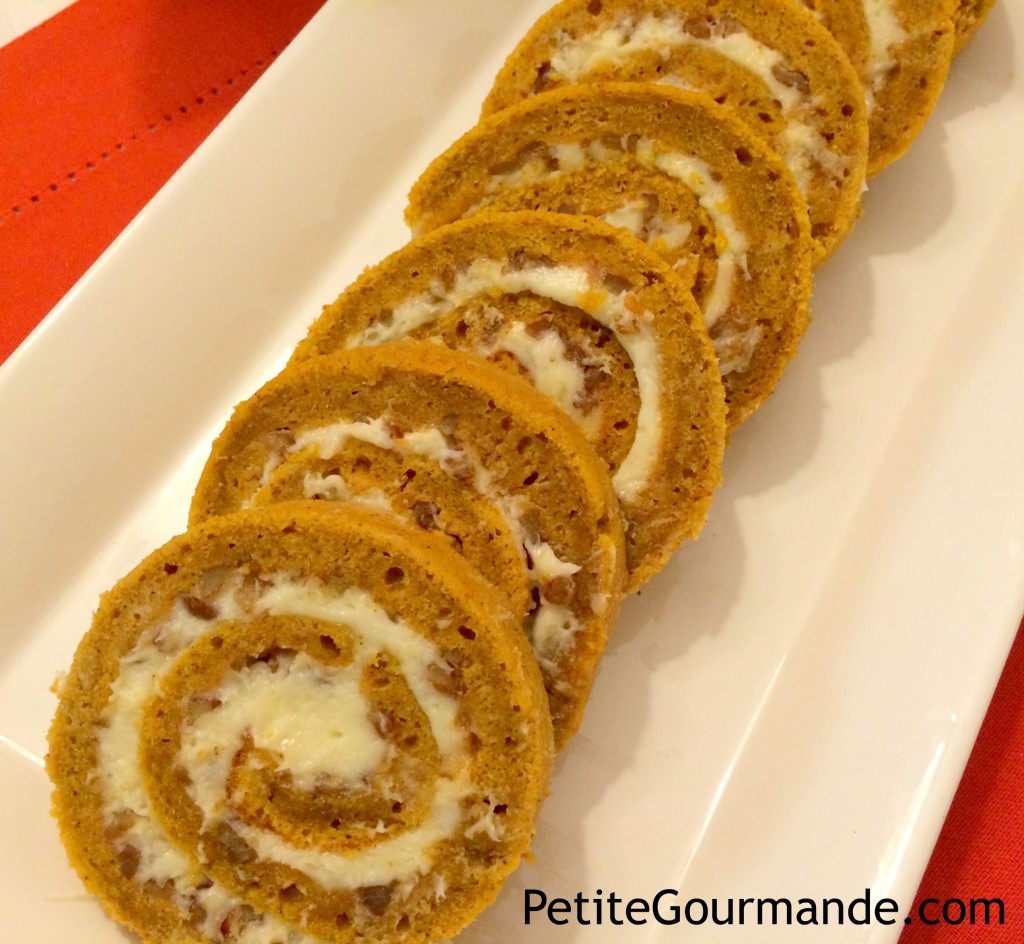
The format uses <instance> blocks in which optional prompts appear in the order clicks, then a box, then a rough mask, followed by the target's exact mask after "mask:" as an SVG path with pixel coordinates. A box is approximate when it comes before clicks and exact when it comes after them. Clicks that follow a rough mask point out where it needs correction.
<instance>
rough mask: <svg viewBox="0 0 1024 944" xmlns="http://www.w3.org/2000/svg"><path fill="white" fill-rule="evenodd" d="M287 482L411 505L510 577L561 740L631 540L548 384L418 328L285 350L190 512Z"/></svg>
mask: <svg viewBox="0 0 1024 944" xmlns="http://www.w3.org/2000/svg"><path fill="white" fill-rule="evenodd" d="M467 496H470V497H467ZM292 497H299V498H301V497H308V498H311V499H317V498H319V499H321V500H325V501H323V504H328V503H329V500H331V499H336V498H345V499H347V500H350V501H356V502H361V503H364V504H373V505H378V506H379V507H382V508H384V509H387V510H388V511H390V512H391V513H398V514H400V515H404V516H405V517H406V518H407V519H408V520H410V521H412V522H414V524H415V525H416V526H417V527H418V528H419V529H420V530H421V531H423V532H429V534H428V537H429V538H431V540H432V541H433V543H435V544H437V545H441V544H446V545H449V546H452V547H455V548H457V549H459V550H460V551H461V552H462V553H463V555H464V556H465V557H466V558H467V559H469V560H470V562H472V563H474V564H475V565H477V566H478V568H479V569H480V570H481V571H483V572H485V573H488V574H490V575H491V577H492V579H493V580H494V582H495V583H496V584H497V585H498V586H501V587H503V588H507V587H511V588H512V592H507V593H506V597H507V599H508V600H509V605H510V606H514V607H516V608H517V612H518V616H519V620H520V623H521V625H523V626H524V628H525V630H526V632H527V634H528V636H529V638H530V640H531V642H532V645H533V650H534V653H535V655H536V657H537V659H538V661H539V663H540V666H541V671H542V674H543V676H544V682H545V687H546V688H547V692H548V697H549V700H550V705H551V714H552V718H553V723H554V728H555V740H556V743H557V744H558V746H559V747H561V746H562V745H564V744H565V743H566V741H568V739H569V737H570V736H571V735H572V733H573V732H574V731H575V730H576V728H577V727H578V726H579V723H580V720H581V718H582V716H583V711H584V708H585V706H586V701H587V696H588V694H589V692H590V688H591V685H592V683H593V679H594V673H595V671H596V669H597V665H598V662H599V660H600V657H601V654H602V652H603V650H604V647H605V643H606V641H607V637H608V632H609V628H610V626H611V623H612V621H613V619H614V617H615V614H616V612H617V610H618V606H619V602H620V599H621V596H622V593H623V584H624V580H625V566H624V565H625V558H626V555H625V550H624V537H623V526H622V518H621V513H620V510H619V505H618V502H617V501H616V498H615V493H614V492H613V491H612V487H611V482H610V480H609V477H608V473H607V471H606V469H605V467H604V464H603V463H602V462H601V460H600V459H599V458H598V457H597V455H596V454H595V453H594V451H593V449H592V448H591V446H590V444H589V443H588V442H587V440H586V438H585V437H584V436H583V435H582V433H580V431H579V430H578V429H577V427H576V426H575V425H574V424H573V423H572V421H571V420H570V419H569V418H568V417H567V416H565V414H563V413H562V411H561V410H559V409H558V408H557V407H556V406H555V405H554V404H553V403H552V402H551V401H550V400H549V399H548V398H547V397H545V396H544V395H543V394H540V393H538V392H537V391H536V390H535V389H534V388H533V387H532V386H531V385H530V384H529V383H527V382H526V381H524V380H522V379H520V378H519V377H514V376H512V375H510V374H509V373H508V372H506V371H503V370H500V369H498V368H497V367H494V366H493V365H491V364H488V363H487V362H486V361H485V360H483V359H482V358H477V357H471V356H470V355H468V354H461V353H456V352H454V351H450V350H448V349H447V348H445V347H444V346H442V345H439V344H434V343H430V342H426V341H419V342H413V341H405V342H399V343H396V344H388V345H382V346H380V347H374V348H363V349H360V350H356V351H348V352H342V353H340V354H335V355H331V356H329V357H319V358H313V359H312V360H310V361H307V362H304V363H301V364H294V365H292V366H291V367H289V368H288V369H287V370H285V371H284V372H283V373H282V374H280V375H279V376H278V377H277V378H275V379H274V380H272V381H270V382H269V383H268V384H266V385H265V386H264V387H263V388H262V389H261V390H259V391H258V392H257V393H256V394H255V395H254V396H253V397H251V398H250V399H249V400H246V401H245V402H244V403H242V404H240V405H239V406H238V407H237V408H236V409H235V412H234V414H233V415H232V417H231V419H230V421H229V422H228V424H227V426H226V427H225V429H224V431H223V432H222V433H221V435H220V436H219V437H218V439H217V440H216V442H215V443H214V446H213V449H212V452H211V454H210V458H209V460H208V461H207V464H206V468H205V470H204V471H203V474H202V477H201V478H200V481H199V485H198V488H197V489H196V493H195V495H194V496H193V501H192V510H191V520H192V522H193V523H197V522H199V521H202V520H204V519H205V518H207V517H209V516H211V515H219V514H224V513H226V512H229V511H233V510H235V509H237V508H241V507H244V506H247V505H254V504H261V503H266V502H272V501H275V500H279V499H280V500H283V499H288V498H292ZM481 507H484V509H485V510H484V511H482V512H481V513H480V517H479V520H474V515H475V514H476V509H477V508H481ZM488 557H493V558H494V562H495V563H493V564H489V563H488V560H487V558H488ZM496 565H497V566H496ZM499 568H504V569H506V570H507V571H508V576H507V577H504V576H502V575H500V574H496V573H495V571H496V570H497V569H499ZM524 583H525V592H520V588H521V587H523V585H524Z"/></svg>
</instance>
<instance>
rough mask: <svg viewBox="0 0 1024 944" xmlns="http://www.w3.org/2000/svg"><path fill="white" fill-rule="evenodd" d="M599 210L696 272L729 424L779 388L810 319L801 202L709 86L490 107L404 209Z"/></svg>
mask: <svg viewBox="0 0 1024 944" xmlns="http://www.w3.org/2000/svg"><path fill="white" fill-rule="evenodd" d="M525 208H530V209H541V210H557V211H560V212H569V213H581V214H586V215H588V216H594V217H601V218H603V219H604V220H606V221H608V222H609V223H612V224H615V225H618V226H620V227H623V228H625V229H628V230H630V231H631V232H632V233H634V234H635V235H637V236H639V237H640V238H642V239H644V240H645V241H647V242H648V243H649V245H650V246H651V248H652V249H654V250H655V251H656V252H658V253H659V254H660V255H661V256H663V257H664V258H665V260H666V261H667V262H668V263H669V265H670V266H671V267H672V268H673V269H676V270H677V271H678V272H679V273H680V274H681V275H683V277H684V278H685V279H687V280H692V282H693V294H694V297H695V298H696V300H697V303H698V305H699V306H700V308H701V310H702V312H703V315H704V323H705V325H706V327H707V328H708V332H709V334H710V336H711V340H712V343H713V345H714V348H715V353H716V355H717V357H718V362H719V369H720V371H721V374H722V380H723V382H724V384H725V392H726V401H727V403H728V409H729V413H728V424H729V427H730V428H734V427H735V426H737V425H738V424H739V423H740V422H742V421H743V420H744V419H746V418H748V417H749V416H751V415H752V414H753V413H754V411H755V410H756V409H757V407H758V406H759V405H760V404H761V403H762V402H763V401H764V400H765V399H766V398H767V397H768V395H769V394H770V393H771V392H772V390H773V389H774V388H775V385H776V384H777V382H778V380H779V378H780V377H781V375H782V373H783V371H784V370H785V367H786V365H787V364H788V362H789V360H790V359H791V358H792V357H793V355H794V354H795V353H796V351H797V346H798V344H799V341H800V338H801V337H802V335H803V332H804V330H805V328H806V326H807V322H808V302H809V298H810V293H811V279H812V275H811V261H812V255H813V247H812V242H811V239H810V235H809V227H808V219H807V209H806V204H805V202H804V200H803V197H802V196H801V194H800V192H799V190H798V189H797V187H796V184H795V183H794V181H793V177H792V175H791V174H790V173H789V172H788V170H787V169H786V166H785V164H784V163H783V162H782V161H781V160H780V159H779V157H778V156H777V155H776V154H775V153H774V152H773V151H772V150H771V148H770V147H769V146H768V145H767V144H766V143H765V142H764V141H762V140H761V139H759V138H758V137H757V136H756V135H754V134H752V133H751V132H750V130H749V129H748V128H747V127H746V126H745V125H744V124H743V123H742V122H741V121H739V120H738V119H737V118H736V117H735V116H733V115H731V114H730V113H729V112H728V111H727V110H726V109H724V108H722V107H721V106H720V105H717V104H716V103H715V102H713V101H711V100H710V99H709V98H708V97H707V96H706V95H702V94H698V93H693V92H686V91H681V90H679V89H673V88H663V87H660V86H656V85H651V84H637V83H626V84H606V85H590V86H577V87H570V88H566V89H561V90H558V91H554V92H548V93H545V94H544V95H539V96H536V97H535V98H531V99H529V100H528V101H526V102H522V103H520V104H519V105H516V106H514V107H512V108H509V109H507V110H505V111H503V112H499V113H498V114H496V115H493V116H492V117H490V118H487V119H485V120H483V121H482V122H480V124H479V125H478V126H477V127H476V128H474V129H472V130H471V131H469V132H468V133H467V134H466V135H465V136H463V138H462V139H460V140H459V141H458V142H456V143H455V144H454V145H453V146H452V147H451V148H449V150H448V151H447V152H446V153H445V154H443V155H442V156H441V157H439V158H437V159H436V160H435V161H434V162H433V163H432V164H431V165H430V167H428V168H427V170H426V172H425V173H424V174H423V176H422V177H421V178H420V179H419V181H418V182H417V183H416V185H415V186H414V187H413V190H412V193H411V194H410V200H409V207H408V209H407V212H406V219H407V221H408V222H409V224H410V226H412V227H413V229H414V231H418V232H422V231H427V230H430V229H432V228H434V227H436V226H439V225H442V224H444V223H446V222H448V221H449V220H452V219H458V218H459V217H463V216H472V215H473V214H475V213H477V212H479V211H480V210H482V209H488V210H511V209H525Z"/></svg>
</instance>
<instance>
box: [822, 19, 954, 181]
mask: <svg viewBox="0 0 1024 944" xmlns="http://www.w3.org/2000/svg"><path fill="white" fill-rule="evenodd" d="M804 5H805V6H807V7H808V8H809V9H811V10H812V11H813V12H815V14H816V15H817V16H818V17H819V18H820V20H821V22H822V23H823V24H824V25H825V26H826V27H827V28H828V30H829V31H830V32H831V33H832V35H833V36H835V37H836V39H837V40H838V41H839V44H840V45H841V46H842V47H843V50H844V51H845V52H846V55H847V56H848V57H849V59H850V62H851V63H852V64H853V66H854V68H855V69H856V70H857V72H858V74H859V75H860V78H861V82H862V84H863V86H864V94H865V97H866V101H867V108H868V132H869V133H868V140H869V151H868V175H869V176H871V175H874V174H877V173H878V172H879V171H881V170H883V169H884V168H885V167H887V166H888V165H889V164H891V163H892V162H893V161H894V160H897V159H898V158H900V157H902V156H903V155H904V154H905V153H906V152H907V149H908V148H909V147H910V145H911V143H912V142H913V140H914V138H916V137H917V135H918V133H919V132H920V130H921V128H923V127H924V124H925V122H926V121H927V120H928V116H929V115H931V113H932V110H933V109H934V108H935V104H936V102H937V101H938V99H939V93H940V92H941V91H942V88H943V85H944V84H945V81H946V75H947V73H948V72H949V64H950V60H951V59H952V56H953V46H954V39H955V32H956V31H955V27H954V21H953V17H954V11H955V9H956V8H957V0H927V2H923V0H804Z"/></svg>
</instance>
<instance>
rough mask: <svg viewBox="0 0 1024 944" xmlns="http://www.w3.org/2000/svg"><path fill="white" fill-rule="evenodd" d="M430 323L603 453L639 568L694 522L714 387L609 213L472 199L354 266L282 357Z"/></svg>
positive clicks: (415, 331) (701, 357) (712, 430)
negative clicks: (528, 208) (545, 402)
mask: <svg viewBox="0 0 1024 944" xmlns="http://www.w3.org/2000/svg"><path fill="white" fill-rule="evenodd" d="M403 337H416V338H437V339H440V340H441V341H443V342H444V343H445V344H446V345H447V346H449V347H451V348H454V349H457V350H466V351H471V352H473V353H475V354H479V355H481V356H484V357H486V358H488V359H489V360H491V361H492V362H493V363H495V364H497V365H498V366H501V367H504V368H505V369H507V370H509V371H510V372H513V373H516V374H518V375H521V376H523V377H524V378H525V379H526V380H528V381H530V382H531V383H532V384H533V385H534V386H535V387H536V388H537V389H538V390H540V391H541V392H542V393H545V394H547V395H548V396H549V397H550V398H551V399H552V400H553V401H554V402H555V403H557V404H558V406H559V407H561V408H562V410H563V411H564V412H565V413H566V414H567V415H568V416H569V417H571V418H572V420H573V421H574V422H575V423H576V424H577V426H578V427H579V428H580V430H581V431H582V432H583V433H584V434H585V435H586V436H587V438H588V439H589V441H590V442H591V444H592V445H593V446H594V448H595V449H596V451H597V454H598V455H599V456H600V457H601V458H602V459H603V460H604V462H605V463H606V464H607V466H608V471H609V473H610V474H611V476H612V484H613V486H614V488H615V492H616V494H617V495H618V498H619V502H620V504H621V506H622V512H623V516H624V517H625V520H626V528H627V533H628V534H630V535H644V545H643V546H644V548H645V550H646V556H645V557H640V556H634V551H633V549H634V548H638V547H639V545H636V544H635V543H634V544H633V545H631V552H630V553H631V556H630V557H629V558H628V564H629V568H630V571H631V572H632V573H633V574H634V579H635V580H637V581H639V579H642V576H643V575H644V574H650V573H653V571H654V570H655V569H656V568H657V567H658V566H659V565H660V563H661V562H662V561H664V559H665V558H667V556H668V555H669V554H670V553H671V552H672V551H673V550H674V549H675V548H676V546H677V545H678V544H679V542H680V541H681V540H682V539H683V538H686V537H692V536H695V535H696V534H697V532H698V531H699V530H700V527H701V526H702V524H703V522H704V519H705V516H706V513H707V508H708V504H709V499H710V497H711V494H712V492H713V490H714V488H715V486H716V485H717V484H718V481H719V477H720V463H721V454H722V451H723V448H724V428H723V422H722V412H723V411H722V388H721V382H720V380H719V377H718V370H717V365H716V364H715V358H714V355H713V352H712V349H711V345H710V343H709V341H708V337H707V332H706V330H705V329H704V325H703V322H702V319H701V315H700V312H699V311H698V310H697V308H696V305H695V304H694V301H693V298H692V296H691V295H690V293H689V292H688V291H687V290H686V288H685V287H684V286H683V285H682V284H681V283H680V282H679V280H678V279H677V278H676V276H675V274H674V273H673V272H672V270H671V269H670V268H669V266H668V265H667V264H666V263H665V262H664V261H663V260H662V259H660V258H659V257H658V256H657V255H656V254H655V253H654V252H652V251H651V250H650V249H649V248H648V247H647V246H645V245H644V244H643V243H641V242H640V241H639V240H637V239H635V238H634V237H632V236H630V235H629V234H628V233H624V232H622V231H621V230H619V229H616V228H615V227H613V226H611V225H608V224H606V223H602V222H600V221H597V220H591V219H588V218H583V217H570V216H565V215H563V214H558V213H536V212H520V213H482V214H479V215H478V216H475V217H473V218H472V219H470V220H463V221H460V222H457V223H453V224H451V225H449V226H445V227H442V228H440V229H437V230H434V231H433V232H431V233H428V234H426V235H424V236H421V237H419V238H418V239H416V240H414V241H413V242H411V243H409V244H408V245H406V246H405V247H404V248H403V249H400V250H399V251H398V252H396V253H394V254H393V255H391V256H390V257H388V258H387V259H385V260H384V261H383V262H382V263H380V264H379V265H377V266H375V267H373V268H372V269H368V270H367V271H366V272H364V273H363V275H362V277H361V278H360V279H359V280H358V281H357V282H356V283H355V284H354V285H352V286H351V287H350V288H349V289H347V290H346V291H345V292H344V293H343V294H342V295H341V297H340V298H339V299H338V300H337V301H335V302H334V303H333V304H332V305H329V306H328V307H327V308H326V309H325V310H324V312H323V314H322V315H321V317H320V318H319V319H318V320H317V321H316V323H315V324H314V325H313V327H312V328H311V329H310V333H309V335H308V336H307V338H306V340H305V341H303V342H302V343H301V344H300V345H299V347H298V348H297V350H296V353H295V358H294V360H295V362H298V361H301V360H303V359H306V358H309V357H311V356H314V355H319V354H327V353H331V352H332V351H337V350H342V349H346V348H348V349H352V348H355V347H358V346H364V345H375V344H380V343H383V342H386V341H391V340H394V339H396V338H403Z"/></svg>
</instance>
